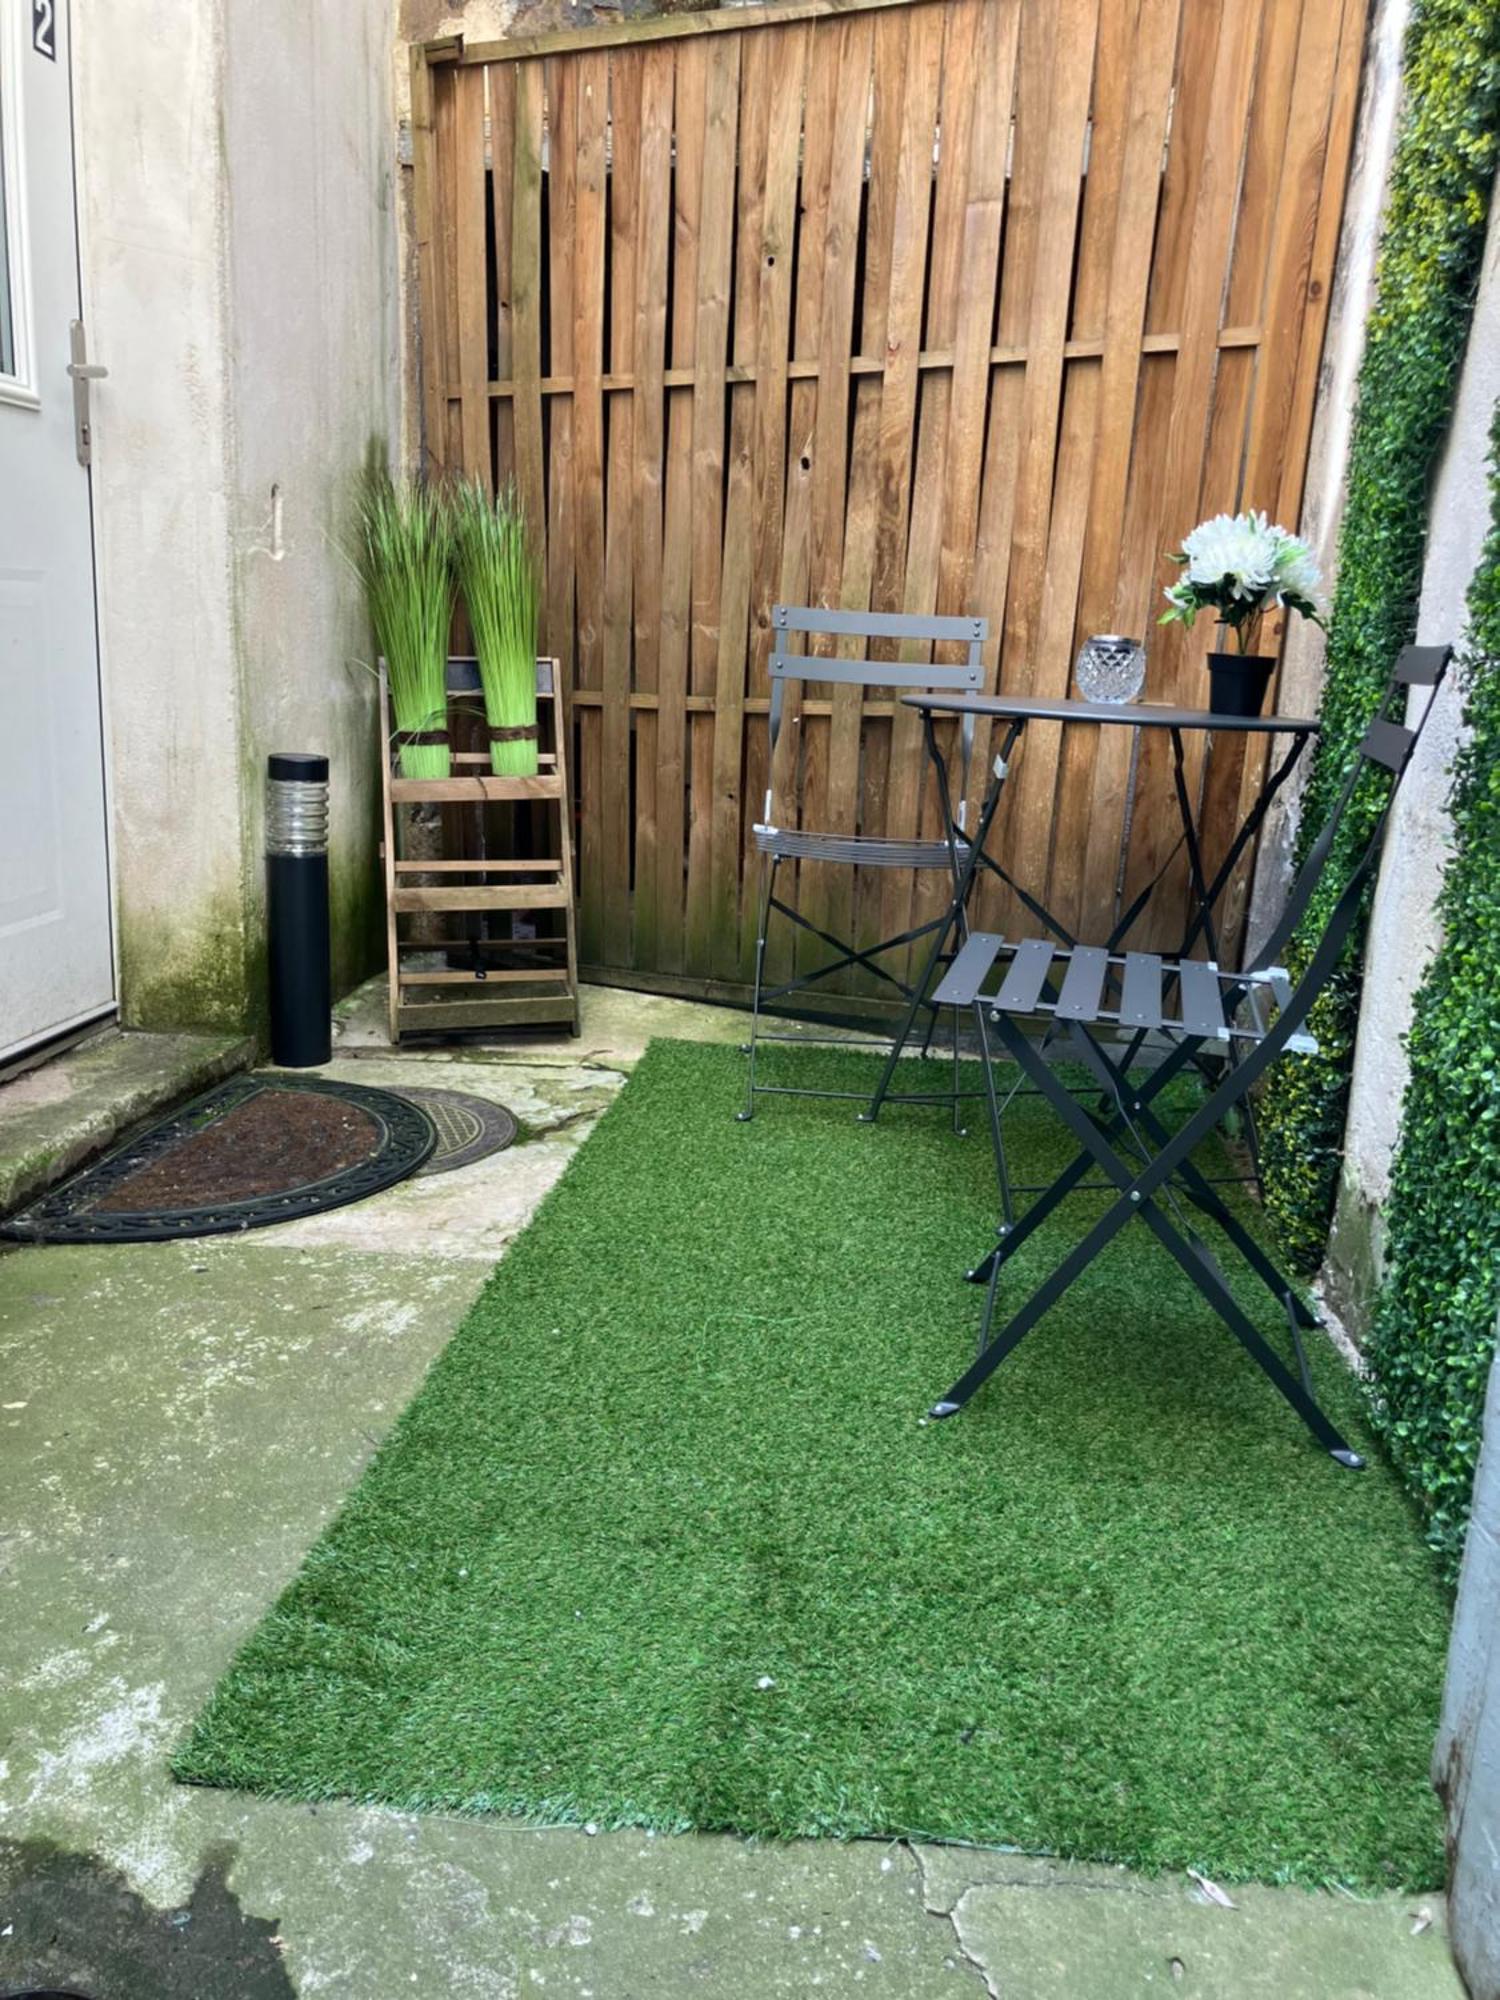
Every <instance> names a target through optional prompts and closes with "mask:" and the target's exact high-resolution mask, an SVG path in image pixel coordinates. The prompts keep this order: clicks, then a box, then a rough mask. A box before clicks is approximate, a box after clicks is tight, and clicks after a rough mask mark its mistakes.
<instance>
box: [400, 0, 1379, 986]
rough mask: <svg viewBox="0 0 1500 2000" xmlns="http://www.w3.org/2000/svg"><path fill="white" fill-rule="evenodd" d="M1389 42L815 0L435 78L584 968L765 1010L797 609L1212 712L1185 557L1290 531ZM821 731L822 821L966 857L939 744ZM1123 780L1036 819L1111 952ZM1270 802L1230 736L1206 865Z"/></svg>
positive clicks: (1025, 677)
mask: <svg viewBox="0 0 1500 2000" xmlns="http://www.w3.org/2000/svg"><path fill="white" fill-rule="evenodd" d="M1365 11H1366V0H952V3H951V4H942V3H941V0H906V4H892V0H846V4H839V0H801V4H793V5H789V6H783V7H780V8H776V9H772V8H767V9H766V10H764V12H761V11H758V10H752V9H743V8H740V9H733V10H727V11H724V12H720V13H715V14H697V15H692V14H689V15H683V16H670V17H664V18H662V19H658V20H652V21H649V22H640V21H636V22H631V23H622V24H620V25H618V26H616V25H610V26H608V27H603V28H593V29H583V30H577V31H573V32H571V33H566V34H557V35H547V36H542V37H538V38H535V39H532V40H529V41H528V40H516V41H510V42H501V43H496V44H492V45H490V46H487V47H476V46H469V47H463V46H462V45H459V44H451V43H450V44H442V45H436V46H433V47H429V48H427V49H423V50H419V51H418V52H417V58H416V61H415V64H414V97H413V126H414V164H415V169H416V204H417V226H418V241H419V255H420V264H421V303H422V312H421V326H422V357H421V358H422V373H423V385H424V392H423V393H424V422H425V430H426V443H427V450H428V453H429V458H430V461H431V462H432V463H433V464H434V465H435V466H436V467H439V468H452V469H463V470H466V471H468V472H470V473H478V474H479V475H481V476H482V477H483V478H485V479H486V480H489V481H492V482H493V481H499V482H505V481H509V480H512V479H513V480H514V481H515V483H516V487H517V490H518V492H519V495H520V498H521V500H522V502H523V503H524V506H525V508H526V512H527V515H528V517H529V519H530V521H531V523H532V527H533V531H534V534H535V537H536V541H537V545H538V549H539V552H540V553H541V556H542V560H543V562H544V566H545V578H546V590H545V644H546V647H547V650H549V651H551V652H554V653H556V654H557V655H558V656H559V658H560V659H561V661H562V667H563V675H564V686H565V688H566V690H567V693H568V696H569V699H570V702H571V713H572V717H573V727H574V731H575V736H576V744H577V754H576V762H575V770H576V771H577V774H578V790H579V798H580V806H581V826H580V841H579V854H580V891H581V902H582V929H581V936H582V945H583V957H584V960H585V963H586V964H587V965H588V966H589V967H591V968H593V969H594V970H595V971H596V972H602V973H603V975H604V976H605V977H618V978H624V979H629V980H636V981H645V982H647V983H657V984H664V985H667V986H668V987H673V986H676V987H679V988H685V987H687V986H688V985H691V986H692V987H693V988H694V989H696V990H703V991H710V992H715V991H722V992H737V991H740V990H742V989H743V985H744V982H745V980H746V979H747V978H748V976H749V969H750V963H751V951H752V943H753V928H754V901H755V898H754V894H753V890H754V884H755V879H756V878H755V867H754V861H753V856H751V854H750V849H749V841H748V833H749V829H750V826H751V825H752V824H753V821H754V820H755V818H756V817H757V816H758V814H759V811H760V808H761V801H762V797H763V793H764V790H765V785H766V760H767V723H766V713H767V705H768V704H767V679H766V661H767V657H768V654H769V651H770V612H771V607H772V605H773V604H774V603H776V602H777V601H778V600H781V599H784V600H789V601H793V602H810V603H816V604H826V605H838V606H843V607H846V608H860V607H865V606H870V607H873V608H875V609H877V610H897V611H899V610H905V611H909V612H930V611H933V610H936V611H939V612H981V613H983V614H985V615H986V616H987V617H988V618H989V620H990V621H991V631H992V634H993V637H992V640H991V644H990V648H989V656H988V660H987V669H988V673H989V676H990V684H991V685H995V684H996V683H997V682H998V684H1000V685H1003V686H1004V687H1005V688H1007V689H1011V690H1019V691H1031V692H1036V693H1047V694H1054V695H1060V694H1062V693H1064V692H1066V691H1067V690H1068V689H1069V686H1070V678H1071V671H1072V663H1073V659H1074V656H1075V652H1076V648H1077V644H1078V642H1079V640H1080V638H1081V636H1084V635H1086V634H1088V633H1090V632H1097V631H1114V632H1128V633H1133V634H1135V635H1137V636H1142V637H1145V638H1146V639H1147V640H1148V642H1149V677H1148V684H1147V692H1148V696H1149V697H1151V698H1154V699H1169V700H1171V699H1175V700H1182V701H1186V702H1190V703H1192V704H1194V705H1201V703H1202V700H1203V697H1204V692H1205V685H1206V683H1205V676H1204V671H1203V665H1202V656H1203V652H1204V650H1205V649H1206V647H1207V645H1208V643H1209V634H1208V632H1207V631H1206V630H1200V631H1199V632H1198V633H1195V634H1193V635H1191V636H1190V637H1185V636H1184V635H1183V634H1182V633H1181V632H1180V630H1179V629H1177V628H1175V627H1174V628H1170V629H1168V630H1162V629H1160V628H1159V627H1158V626H1157V624H1156V615H1157V612H1158V610H1159V608H1160V600H1161V590H1162V587H1163V585H1164V583H1165V582H1166V581H1167V580H1168V577H1169V575H1170V574H1171V571H1170V569H1169V566H1168V565H1167V564H1166V562H1165V559H1164V558H1165V552H1166V551H1167V550H1168V549H1169V548H1171V547H1173V546H1175V545H1176V544H1177V543H1178V542H1179V541H1180V539H1181V537H1182V535H1183V534H1184V533H1185V532H1186V531H1187V529H1189V528H1190V527H1191V526H1192V525H1193V524H1194V522H1196V521H1197V520H1198V519H1200V518H1201V517H1202V516H1203V515H1205V514H1208V513H1212V512H1215V511H1217V510H1219V509H1233V508H1235V507H1238V506H1254V507H1264V508H1266V509H1267V510H1268V511H1269V512H1270V513H1271V515H1272V516H1273V517H1274V518H1277V519H1280V520H1282V521H1285V522H1287V523H1289V524H1291V523H1295V520H1296V518H1297V514H1298V509H1299V506H1300V500H1301V492H1302V481H1303V472H1304V468H1305V462H1306V456H1307V446H1308V435H1309V430H1310V426H1311V419H1312V408H1313V398H1314V388H1315V384H1316V378H1317V371H1318V365H1319V358H1320V352H1321V346H1322V336H1323V328H1324V322H1325V318H1326V314H1327V308H1328V292H1329V285H1330V279H1331V275H1332V271H1333V264H1334V255H1335V248H1336V242H1337V237H1338V230H1339V221H1340V211H1341V206H1342V198H1343V189H1344V183H1345V176H1346V170H1347V165H1348V156H1349V149H1350V142H1351V135H1352V131H1353V126H1354V113H1355V104H1356V98H1357V93H1358V82H1359V74H1360V61H1361V52H1362V43H1363V36H1364V26H1365ZM820 692H829V691H828V690H819V689H817V688H813V689H811V690H810V691H809V694H808V698H807V699H806V701H805V703H804V704H803V706H802V711H801V715H800V720H799V724H798V726H797V727H795V728H793V729H791V730H789V731H788V733H787V735H786V737H784V739H783V740H784V741H785V742H786V743H787V744H788V746H789V748H788V765H787V770H786V774H785V776H786V781H787V783H788V785H789V787H790V788H791V790H792V792H793V793H794V795H795V796H796V798H797V799H798V800H799V801H800V810H801V812H802V814H803V816H804V819H805V821H806V823H808V824H816V825H819V826H825V827H833V828H838V829H848V830H854V829H856V828H857V829H859V830H864V831H885V832H888V833H890V834H892V835H907V834H910V833H914V832H917V831H919V830H922V827H923V823H924V816H925V826H926V828H928V829H930V826H931V806H930V800H929V801H928V802H927V803H926V804H925V805H924V802H923V796H922V794H923V785H922V770H921V756H920V744H919V736H918V731H917V728H916V725H915V721H914V718H913V716H912V715H911V713H910V711H908V710H904V709H902V708H901V707H900V705H899V704H898V703H897V702H896V701H895V700H894V699H892V698H890V697H889V691H886V692H885V693H884V694H882V693H881V692H879V691H877V693H876V695H875V697H874V698H871V699H868V700H864V701H861V700H860V699H859V698H858V694H857V691H855V692H851V691H847V690H842V689H840V690H837V691H835V698H834V699H832V700H828V701H820V700H818V699H816V698H815V697H816V696H817V695H818V694H819V693H820ZM1129 744H1130V732H1128V731H1123V730H1104V731H1096V730H1087V729H1075V730H1070V731H1068V732H1067V733H1066V735H1064V734H1063V733H1062V732H1060V731H1059V730H1057V729H1056V728H1053V729H1050V730H1048V729H1043V728H1036V727H1034V728H1033V729H1032V730H1031V731H1030V732H1029V735H1028V741H1027V745H1026V748H1025V751H1024V754H1023V757H1022V759H1021V761H1020V762H1019V764H1018V766H1017V773H1016V777H1015V779H1014V780H1013V787H1014V788H1013V791H1012V793H1011V796H1010V798H1009V800H1008V803H1007V808H1006V813H1005V832H1004V846H1005V849H1006V858H1007V860H1008V862H1009V864H1010V866H1011V867H1012V869H1013V870H1014V871H1015V872H1017V873H1018V875H1019V877H1020V879H1022V880H1024V881H1025V882H1027V883H1028V884H1032V885H1036V886H1037V887H1043V886H1045V889H1046V893H1047V899H1048V901H1049V903H1050V904H1051V905H1052V907H1054V908H1055V909H1056V910H1057V911H1058V912H1059V913H1060V914H1061V915H1062V916H1063V917H1064V918H1067V919H1071V920H1072V921H1073V922H1074V923H1075V924H1076V925H1078V926H1080V927H1081V928H1082V929H1083V931H1084V933H1085V934H1090V933H1091V932H1094V933H1102V931H1103V930H1104V929H1106V928H1107V927H1108V923H1109V920H1110V917H1111V915H1112V913H1113V911H1114V909H1115V907H1116V901H1117V897H1118V895H1119V893H1120V890H1121V886H1122V883H1121V866H1120V862H1121V856H1120V830H1121V826H1122V823H1123V817H1124V813H1123V808H1124V803H1125V794H1126V779H1127V765H1128V753H1129ZM981 747H982V746H981ZM1161 752H1162V745H1161V742H1160V732H1157V731H1149V732H1146V734H1145V736H1144V738H1143V748H1142V752H1141V763H1140V769H1139V772H1138V774H1137V784H1136V805H1135V811H1134V814H1133V819H1132V827H1133V832H1132V835H1131V839H1130V843H1129V854H1128V856H1127V857H1126V866H1125V870H1124V887H1125V891H1126V893H1129V889H1130V886H1131V885H1132V884H1134V883H1137V882H1140V881H1143V880H1146V879H1149V877H1150V875H1151V874H1152V873H1153V872H1154V871H1155V870H1156V869H1157V868H1159V867H1161V866H1162V865H1163V864H1165V865H1166V866H1167V871H1168V872H1167V877H1166V888H1167V893H1166V894H1165V895H1160V896H1158V898H1157V900H1156V902H1155V904H1154V906H1153V909H1154V917H1153V923H1154V935H1155V937H1156V939H1157V940H1158V941H1161V940H1167V939H1170V937H1171V934H1172V931H1173V929H1174V913H1175V912H1176V911H1179V910H1180V908H1181V895H1182V889H1183V884H1182V882H1181V881H1179V880H1177V879H1175V878H1176V877H1177V876H1179V875H1180V874H1181V871H1182V868H1183V865H1184V864H1183V862H1182V859H1181V857H1180V855H1179V856H1178V857H1176V859H1175V860H1173V859H1172V858H1171V856H1170V851H1169V848H1170V841H1171V840H1172V838H1173V832H1172V829H1173V826H1174V817H1173V814H1172V812H1171V809H1170V803H1169V800H1170V792H1169V786H1170V773H1169V771H1168V769H1167V768H1166V764H1165V760H1164V757H1163V756H1162V755H1161ZM1256 755H1257V753H1255V752H1251V762H1252V764H1254V759H1255V757H1256ZM984 767H985V759H984V757H983V756H982V755H981V757H979V758H978V759H976V766H975V769H976V778H975V784H976V786H977V784H978V783H979V779H980V775H982V773H983V771H984ZM1258 775H1259V766H1258V764H1254V768H1248V767H1247V763H1246V753H1245V747H1244V743H1243V739H1230V738H1226V739H1222V740H1221V741H1220V742H1219V743H1218V744H1217V745H1216V746H1215V748H1214V751H1213V753H1212V756H1211V758H1210V759H1209V760H1208V768H1207V769H1206V770H1205V769H1203V768H1201V766H1200V767H1197V768H1195V769H1194V770H1193V772H1192V773H1191V777H1192V782H1193V783H1194V784H1195V785H1196V786H1200V787H1202V788H1203V808H1202V809H1203V817H1204V822H1205V825H1206V829H1207V834H1206V840H1207V845H1208V846H1209V847H1210V849H1213V848H1214V847H1215V846H1216V844H1217V845H1218V846H1219V847H1220V848H1222V843H1223V840H1224V838H1225V829H1226V828H1227V827H1228V826H1229V825H1230V824H1231V823H1232V822H1233V820H1234V817H1235V815H1236V812H1237V810H1238V802H1239V799H1240V796H1241V793H1242V790H1244V789H1245V788H1247V787H1249V786H1251V785H1253V784H1254V783H1255V782H1256V780H1257V779H1258ZM1164 843H1167V844H1165V845H1164ZM820 874H821V875H822V876H826V875H827V874H828V871H827V870H823V871H817V870H814V869H812V868H808V869H807V870H806V871H805V877H806V879H805V880H804V882H803V883H802V885H801V893H802V896H803V899H804V902H805V903H810V904H811V905H812V906H813V907H814V910H815V912H816V911H817V910H821V911H823V912H824V913H825V914H827V915H828V916H830V917H831V918H834V919H839V920H842V919H845V918H852V920H853V921H854V923H855V924H856V925H857V926H858V927H859V928H860V929H861V931H862V933H863V934H864V936H865V937H866V938H870V937H873V936H875V935H877V934H879V933H880V932H881V931H885V932H887V933H889V932H890V931H894V930H897V929H900V928H902V927H903V926H904V923H905V922H906V921H907V920H909V918H910V916H911V914H912V912H913V902H914V898H915V899H917V906H918V908H919V909H920V908H925V903H924V902H923V899H924V898H925V897H926V896H927V895H928V894H929V893H936V892H937V887H939V886H940V885H936V878H923V879H922V880H921V882H920V883H917V882H913V881H912V880H911V879H910V878H901V879H899V880H892V879H890V878H889V877H887V878H885V879H883V880H882V879H880V878H878V877H872V878H871V879H869V880H864V881H861V882H858V883H856V884H854V885H852V886H851V885H849V884H847V883H840V882H837V881H828V880H824V879H819V878H820ZM985 893H986V897H987V898H988V901H987V903H986V904H985V906H984V907H983V912H982V914H983V918H984V921H985V922H986V923H987V924H989V925H990V926H991V927H1000V928H1009V929H1010V930H1011V931H1012V932H1018V931H1019V932H1024V931H1026V930H1028V929H1034V928H1035V926H1034V925H1033V924H1031V923H1029V922H1028V920H1027V919H1026V918H1025V915H1024V912H1022V911H1020V910H1019V909H1017V908H1016V907H1014V905H1013V904H1011V905H1008V903H1007V898H1006V896H1005V893H1004V892H1003V891H1000V890H999V888H998V885H994V884H991V885H989V886H988V887H987V888H986V892H985ZM1231 930H1233V926H1231ZM1135 937H1136V941H1138V942H1141V943H1146V942H1149V941H1150V933H1149V932H1147V931H1145V930H1143V931H1142V932H1138V933H1136V934H1135ZM867 983H868V982H866V984H867Z"/></svg>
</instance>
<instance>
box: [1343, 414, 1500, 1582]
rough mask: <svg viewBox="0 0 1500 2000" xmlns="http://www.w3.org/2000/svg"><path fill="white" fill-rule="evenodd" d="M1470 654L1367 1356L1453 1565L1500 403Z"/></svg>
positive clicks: (1476, 1349) (1499, 970) (1490, 894)
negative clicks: (1445, 851) (1447, 848)
mask: <svg viewBox="0 0 1500 2000" xmlns="http://www.w3.org/2000/svg"><path fill="white" fill-rule="evenodd" d="M1490 445H1491V458H1490V465H1491V475H1492V476H1491V499H1492V506H1493V513H1492V518H1491V526H1490V534H1489V539H1488V541H1487V543H1486V545H1485V551H1484V555H1483V558H1482V559H1481V561H1480V565H1479V568H1478V571H1477V572H1476V574H1475V577H1474V581H1473V583H1472V585H1471V586H1470V590H1469V627H1468V637H1467V641H1466V644H1465V648H1464V653H1463V656H1462V658H1461V660H1460V667H1459V670H1460V673H1461V675H1462V686H1463V690H1464V721H1465V724H1466V726H1467V729H1468V731H1469V735H1468V739H1467V741H1466V743H1465V745H1464V748H1463V749H1462V750H1461V751H1460V752H1459V755H1458V758H1457V761H1456V763H1455V765H1454V784H1453V799H1452V810H1453V834H1454V846H1453V853H1452V857H1451V859H1450V861H1449V863H1448V868H1447V872H1446V874H1445V876H1444V878H1443V888H1442V894H1441V897H1440V900H1439V905H1438V908H1439V914H1440V916H1441V918H1442V922H1443V943H1442V945H1441V946H1440V947H1439V950H1438V952H1437V955H1436V957H1435V958H1434V959H1433V961H1432V964H1431V966H1430V967H1429V969H1428V972H1427V976H1426V978H1425V979H1424V980H1423V982H1422V985H1421V987H1420V989H1419V991H1418V994H1417V999H1416V1006H1415V1009H1414V1013H1413V1019H1412V1028H1411V1035H1410V1038H1409V1041H1408V1044H1407V1047H1408V1051H1409V1054H1410V1057H1411V1076H1410V1080H1409V1082H1408V1084H1407V1088H1406V1097H1405V1101H1404V1103H1403V1105H1402V1113H1401V1136H1400V1140H1399V1143H1398V1145H1397V1149H1396V1157H1395V1161H1394V1163H1393V1169H1392V1179H1391V1197H1390V1205H1389V1209H1388V1233H1387V1238H1386V1278H1385V1283H1384V1285H1383V1286H1382V1288H1381V1292H1380V1297H1379V1300H1378V1302H1377V1306H1376V1313H1375V1326H1374V1332H1373V1338H1372V1342H1371V1346H1370V1360H1371V1362H1372V1364H1373V1367H1374V1371H1375V1380H1376V1385H1377V1394H1376V1420H1377V1422H1378V1423H1379V1425H1380V1427H1381V1429H1382V1430H1383V1431H1384V1433H1385V1436H1386V1439H1387V1442H1388V1443H1389V1446H1390V1449H1391V1453H1392V1456H1393V1457H1394V1458H1395V1461H1396V1463H1397V1465H1398V1467H1399V1468H1400V1470H1401V1472H1402V1474H1403V1475H1404V1477H1405V1479H1406V1481H1407V1483H1408V1485H1410V1487H1411V1488H1412V1490H1413V1491H1414V1492H1415V1494H1416V1496H1417V1498H1418V1500H1419V1502H1420V1504H1421V1506H1422V1509H1423V1512H1424V1513H1425V1514H1426V1516H1427V1524H1428V1533H1429V1536H1430V1538H1431V1540H1432V1542H1433V1545H1434V1546H1435V1547H1436V1548H1437V1549H1438V1550H1439V1552H1440V1553H1441V1555H1442V1556H1443V1559H1444V1566H1445V1568H1447V1569H1449V1570H1450V1571H1451V1570H1453V1569H1454V1568H1456V1566H1457V1563H1458V1558H1459V1555H1460V1553H1461V1550H1462V1546H1463V1533H1464V1523H1465V1521H1466V1519H1467V1516H1468V1509H1469V1496H1470V1493H1471V1492H1472V1490H1473V1485H1474V1466H1475V1461H1476V1459H1477V1458H1478V1455H1479V1440H1480V1434H1481V1431H1482V1428H1483V1423H1484V1394H1485V1385H1486V1380H1487V1377H1488V1373H1489V1364H1490V1357H1491V1355H1492V1354H1493V1352H1494V1346H1495V1313H1496V1310H1497V1307H1500V405H1497V406H1496V411H1495V419H1494V424H1493V428H1492V430H1491V434H1490Z"/></svg>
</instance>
